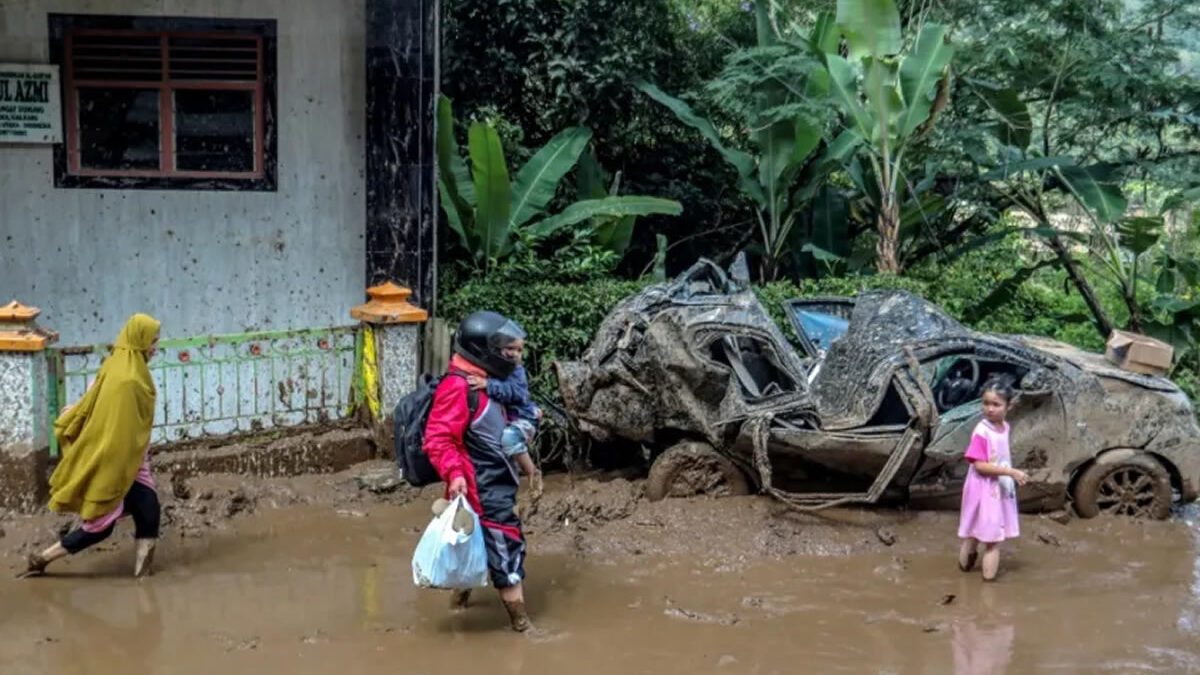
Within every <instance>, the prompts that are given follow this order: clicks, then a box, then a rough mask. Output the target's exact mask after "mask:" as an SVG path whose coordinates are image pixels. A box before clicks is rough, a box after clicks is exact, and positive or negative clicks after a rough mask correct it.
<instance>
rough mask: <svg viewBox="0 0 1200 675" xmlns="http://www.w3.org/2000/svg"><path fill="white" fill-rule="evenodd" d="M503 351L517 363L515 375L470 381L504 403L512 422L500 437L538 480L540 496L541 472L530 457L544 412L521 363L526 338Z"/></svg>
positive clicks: (508, 451) (507, 452)
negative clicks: (531, 393)
mask: <svg viewBox="0 0 1200 675" xmlns="http://www.w3.org/2000/svg"><path fill="white" fill-rule="evenodd" d="M501 351H502V352H503V353H504V356H505V357H506V358H509V359H511V360H513V361H515V362H516V363H517V367H516V368H514V369H513V371H512V374H511V375H509V376H508V377H507V378H505V379H503V380H498V379H496V378H494V377H488V378H485V377H482V376H478V375H470V376H468V377H467V380H468V382H470V384H471V387H472V388H474V389H485V390H486V391H487V395H488V398H489V399H492V400H494V401H496V402H497V403H500V404H501V405H503V406H504V410H505V416H506V417H507V419H508V425H507V426H505V427H504V433H503V435H502V436H501V437H500V446H501V448H502V449H503V450H504V454H505V455H507V456H508V457H511V458H513V460H514V461H516V462H517V463H518V464H519V465H521V468H522V469H523V470H525V471H526V474H527V475H529V476H530V477H531V478H532V479H533V480H534V481H535V482H534V486H533V487H534V494H535V495H537V494H538V493H540V492H541V489H540V488H541V485H540V483H541V481H540V477H541V474H540V472H536V471H535V470H534V468H533V462H532V461H531V460H530V459H529V447H530V444H531V443H533V437H534V436H536V435H537V430H538V424H539V423H540V421H541V418H542V411H541V410H539V409H538V407H537V404H535V403H534V402H533V398H532V397H531V396H530V395H529V380H528V377H527V376H526V374H525V367H524V366H522V365H520V364H521V360H522V358H523V357H524V354H525V341H524V340H514V341H513V342H511V343H509V344H508V345H506V346H505V347H503V348H502V350H501ZM526 464H528V466H526Z"/></svg>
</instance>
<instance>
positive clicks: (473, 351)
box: [424, 312, 531, 632]
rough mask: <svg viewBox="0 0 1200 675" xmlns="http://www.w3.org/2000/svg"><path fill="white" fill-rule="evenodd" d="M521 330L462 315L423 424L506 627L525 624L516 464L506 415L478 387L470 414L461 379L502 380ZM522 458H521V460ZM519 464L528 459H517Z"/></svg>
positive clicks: (488, 317) (504, 321) (494, 317)
mask: <svg viewBox="0 0 1200 675" xmlns="http://www.w3.org/2000/svg"><path fill="white" fill-rule="evenodd" d="M524 339H525V332H524V331H522V330H521V329H520V327H518V326H517V325H516V324H515V323H513V322H512V321H510V320H509V319H508V318H506V317H504V316H503V315H500V314H497V313H495V312H475V313H474V314H472V315H470V316H468V317H467V318H466V319H463V321H462V323H460V324H459V326H458V331H457V333H456V334H455V338H454V352H455V354H454V356H453V357H452V358H451V360H450V369H449V374H450V375H453V377H446V378H444V379H443V380H442V382H441V384H440V385H438V388H437V391H436V392H435V393H434V396H433V407H432V408H431V409H430V411H429V421H428V422H427V423H426V425H425V441H424V449H425V453H426V454H427V455H429V461H430V463H431V464H433V466H434V467H435V468H436V469H437V472H438V475H440V476H441V477H442V480H444V481H445V482H446V486H447V487H446V497H447V499H453V498H454V497H457V496H459V495H463V496H465V497H466V499H467V503H468V504H470V505H471V508H472V509H474V510H475V512H476V513H478V514H479V520H480V523H481V524H482V525H483V528H484V533H483V539H484V544H485V545H486V546H487V557H488V572H489V575H490V576H491V580H492V584H493V585H494V586H495V587H496V588H497V589H498V590H499V591H500V598H501V600H503V601H504V608H505V609H506V610H508V615H509V618H510V619H511V620H512V627H513V630H516V631H518V632H524V631H526V630H528V629H529V628H530V627H531V623H530V621H529V615H528V614H527V613H526V611H525V596H524V591H523V588H522V580H523V579H524V578H525V537H524V535H523V534H522V533H521V521H520V520H519V519H518V518H517V514H516V511H515V509H516V505H517V487H518V485H519V484H520V480H519V478H518V475H517V466H516V464H517V462H516V461H514V459H513V458H509V457H507V456H505V453H504V451H503V449H502V448H501V443H500V438H501V435H502V434H503V432H504V427H505V425H506V424H507V420H506V418H505V415H504V410H503V407H502V406H501V405H499V404H498V403H496V402H494V401H490V400H488V397H487V391H486V390H480V391H479V392H478V393H477V394H476V395H477V396H478V397H479V400H478V404H477V405H476V406H475V414H474V416H473V417H472V415H471V406H470V404H469V402H468V396H469V391H470V385H469V383H468V381H467V378H468V377H469V376H478V377H493V378H498V379H504V378H506V377H508V376H509V375H510V374H511V373H512V371H513V369H514V368H515V367H516V365H517V363H516V360H515V359H512V358H510V357H509V356H507V355H506V349H505V348H506V347H507V346H509V345H511V344H512V343H514V342H516V341H518V340H524ZM521 459H522V460H525V459H526V458H521ZM520 464H522V465H526V466H528V465H531V462H528V461H520ZM468 594H469V591H465V592H457V593H455V595H454V600H453V602H454V604H455V606H457V607H465V606H466V604H467V602H468V601H469V595H468Z"/></svg>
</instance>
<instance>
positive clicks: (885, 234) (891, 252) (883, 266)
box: [875, 193, 900, 274]
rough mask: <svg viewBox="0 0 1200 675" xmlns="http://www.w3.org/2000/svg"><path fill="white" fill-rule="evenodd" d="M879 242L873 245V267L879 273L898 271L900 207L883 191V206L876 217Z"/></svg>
mask: <svg viewBox="0 0 1200 675" xmlns="http://www.w3.org/2000/svg"><path fill="white" fill-rule="evenodd" d="M876 221H877V225H878V228H879V243H878V244H877V245H876V247H875V255H876V258H875V267H876V268H877V269H878V270H879V273H880V274H899V273H900V255H899V254H900V209H899V208H898V207H897V205H896V200H895V199H894V198H889V196H888V195H887V194H886V193H885V195H884V204H883V208H881V209H880V210H879V215H878V216H877V217H876Z"/></svg>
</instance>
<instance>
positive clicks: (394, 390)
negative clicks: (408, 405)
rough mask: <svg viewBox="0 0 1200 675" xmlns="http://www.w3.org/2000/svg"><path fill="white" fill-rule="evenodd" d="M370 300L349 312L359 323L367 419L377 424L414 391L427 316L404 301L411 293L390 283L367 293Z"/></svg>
mask: <svg viewBox="0 0 1200 675" xmlns="http://www.w3.org/2000/svg"><path fill="white" fill-rule="evenodd" d="M367 295H368V296H369V297H370V298H371V299H370V300H369V301H367V302H366V303H365V304H362V305H359V306H358V307H355V308H354V309H352V310H350V316H351V317H353V318H355V319H358V320H359V321H361V322H362V323H363V364H362V372H363V383H364V389H365V391H364V393H365V395H366V404H367V406H368V408H369V410H370V411H371V417H372V419H374V420H375V421H376V422H381V421H383V420H384V419H385V418H387V416H388V415H389V414H390V413H391V411H392V408H394V407H396V403H397V402H399V401H400V399H401V398H403V397H404V396H405V395H406V394H408V393H409V392H411V391H413V390H414V389H416V386H417V377H418V376H419V375H420V368H421V339H420V337H421V325H422V324H423V323H425V321H426V320H427V319H428V318H429V313H428V312H426V311H425V310H423V309H421V308H420V307H417V306H416V305H414V304H412V303H410V302H409V301H408V299H409V297H411V296H412V291H410V290H409V289H407V288H404V287H402V286H397V285H396V284H394V283H392V282H390V281H389V282H386V283H383V284H380V285H378V286H372V287H371V288H368V289H367Z"/></svg>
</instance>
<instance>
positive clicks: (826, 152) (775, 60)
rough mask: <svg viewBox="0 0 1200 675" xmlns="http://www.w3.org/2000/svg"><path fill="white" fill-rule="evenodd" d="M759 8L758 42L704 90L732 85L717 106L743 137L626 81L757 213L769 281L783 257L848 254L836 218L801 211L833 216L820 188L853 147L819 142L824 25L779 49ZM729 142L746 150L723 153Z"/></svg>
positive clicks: (825, 88) (824, 93)
mask: <svg viewBox="0 0 1200 675" xmlns="http://www.w3.org/2000/svg"><path fill="white" fill-rule="evenodd" d="M768 5H769V3H767V2H758V3H755V14H756V19H757V34H758V46H757V47H756V48H754V49H749V50H742V51H740V52H736V53H735V54H734V55H732V56H731V57H730V59H729V60H728V61H727V64H726V69H725V71H724V72H723V73H722V76H721V77H720V78H718V79H717V80H716V81H715V82H714V83H712V84H710V89H715V87H718V86H720V85H721V84H722V83H733V84H730V85H728V90H729V91H730V92H732V93H731V94H730V95H729V96H727V97H726V102H727V103H729V104H730V107H736V108H737V109H736V110H735V111H734V115H735V116H737V117H740V118H742V121H743V122H744V128H745V129H746V130H747V132H746V137H744V138H741V139H734V138H731V136H732V134H722V133H721V132H720V131H718V128H717V125H715V124H714V123H713V122H712V121H710V120H708V119H706V118H704V117H702V116H700V115H699V114H697V113H696V112H695V111H694V110H693V109H692V107H691V106H690V105H688V104H687V103H686V102H684V101H683V100H681V99H679V98H676V97H674V96H672V95H670V94H668V93H666V92H664V91H663V90H661V89H660V88H658V87H657V86H655V85H654V84H651V83H649V82H645V81H638V82H636V83H635V84H636V86H637V88H638V89H639V90H641V91H642V92H643V93H645V94H646V95H648V96H649V97H650V98H651V99H653V100H654V101H656V102H657V103H660V104H661V105H663V106H664V107H666V108H667V109H668V110H670V111H671V112H672V113H674V115H675V117H676V118H678V119H679V120H680V121H681V122H683V123H684V124H686V125H688V126H690V127H692V128H693V129H695V130H696V131H698V132H700V134H701V136H703V137H704V139H705V140H707V141H708V142H709V144H710V145H711V146H712V147H713V148H714V149H716V150H717V152H719V153H720V155H721V157H722V158H724V159H725V161H726V162H727V163H729V164H730V165H731V166H732V167H733V168H734V170H735V171H737V176H738V181H737V185H738V188H739V189H740V191H741V192H742V194H743V195H744V196H746V197H747V198H749V199H750V201H751V202H752V203H753V204H754V205H755V206H756V207H757V208H756V216H757V221H758V223H757V224H758V230H759V236H760V241H759V244H760V245H761V249H762V251H761V253H762V255H761V265H760V267H759V276H760V278H761V279H762V280H763V281H770V280H774V279H775V278H777V276H778V275H779V273H780V269H781V263H782V261H783V260H785V258H786V255H787V254H788V253H789V252H790V253H791V254H793V256H795V255H796V254H798V253H800V252H803V253H805V254H816V255H820V254H822V253H823V252H824V251H826V249H827V248H831V249H835V250H842V249H846V248H848V245H847V243H846V242H847V240H848V233H847V229H846V227H847V224H846V221H845V219H844V218H843V219H836V220H831V219H829V218H824V217H820V216H819V215H817V216H814V214H812V213H810V211H811V209H812V208H813V202H814V200H815V199H817V198H818V197H821V198H822V203H823V205H825V206H827V207H828V211H829V212H837V211H839V210H843V205H842V204H841V203H840V202H838V199H839V196H838V195H834V194H827V193H825V192H823V188H824V187H825V185H826V183H827V182H828V179H829V176H830V174H831V173H833V172H834V171H836V170H838V169H839V168H840V167H841V164H842V162H843V161H845V160H846V159H848V158H849V157H850V156H851V154H852V153H853V152H854V149H855V145H856V144H857V140H856V139H854V138H853V137H851V136H848V135H843V136H840V137H837V138H834V139H832V140H830V139H827V138H825V127H826V126H827V123H828V118H829V117H830V112H831V111H830V109H829V105H828V97H829V76H828V74H827V72H826V70H825V67H824V65H823V61H822V60H821V55H822V54H823V53H825V52H826V51H836V49H837V47H838V45H837V39H836V35H833V34H832V30H831V29H832V22H829V21H826V22H822V23H819V24H818V25H817V26H816V28H814V30H813V31H812V33H811V35H810V36H808V39H807V40H805V41H803V42H802V43H800V44H792V43H785V42H782V41H781V40H780V39H779V37H778V36H777V35H776V34H775V32H774V29H773V26H772V22H771V17H770V14H769V7H768ZM831 35H832V37H833V39H832V40H830V36H831ZM785 78H786V79H785ZM733 140H736V141H738V143H737V144H738V145H747V146H750V147H752V148H753V152H747V151H744V150H740V149H738V148H736V147H731V145H733V143H730V141H733ZM826 197H828V199H825V198H826Z"/></svg>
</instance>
